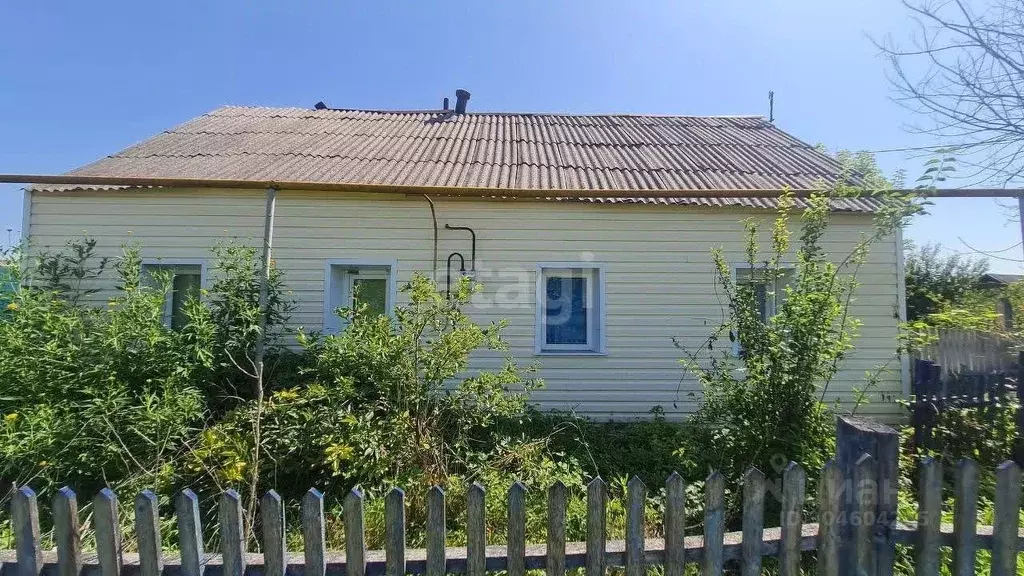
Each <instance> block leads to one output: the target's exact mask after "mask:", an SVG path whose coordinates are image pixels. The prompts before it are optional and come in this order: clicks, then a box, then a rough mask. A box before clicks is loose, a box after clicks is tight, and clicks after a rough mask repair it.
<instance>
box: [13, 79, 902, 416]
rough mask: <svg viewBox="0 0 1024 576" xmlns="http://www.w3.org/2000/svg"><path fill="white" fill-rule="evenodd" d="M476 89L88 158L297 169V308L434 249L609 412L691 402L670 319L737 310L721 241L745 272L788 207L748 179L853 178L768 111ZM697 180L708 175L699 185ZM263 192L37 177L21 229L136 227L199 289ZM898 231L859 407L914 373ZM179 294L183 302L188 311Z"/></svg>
mask: <svg viewBox="0 0 1024 576" xmlns="http://www.w3.org/2000/svg"><path fill="white" fill-rule="evenodd" d="M466 99H468V93H462V94H460V98H459V102H458V104H457V105H456V108H455V110H448V109H442V110H419V111H374V110H341V109H329V108H326V107H325V106H323V105H322V104H321V105H318V106H317V107H316V109H300V108H255V107H237V106H228V107H223V108H219V109H217V110H214V111H212V112H209V113H207V114H203V115H202V116H200V117H198V118H195V119H193V120H190V121H188V122H186V123H184V124H182V125H180V126H177V127H175V128H171V129H169V130H167V131H166V132H163V133H161V134H158V135H156V136H153V137H152V138H149V139H148V140H145V141H143V142H141V143H139V144H137V145H134V146H132V147H130V148H128V149H126V150H123V151H121V152H118V153H116V154H113V155H111V156H108V157H106V158H102V159H100V160H98V161H96V162H94V163H92V164H89V165H87V166H84V167H82V168H79V169H77V170H74V171H73V172H71V174H72V175H77V176H109V177H147V178H202V179H217V180H235V181H238V180H245V181H251V182H277V183H282V184H281V185H280V186H279V188H280V190H279V191H278V193H277V198H276V219H275V233H274V258H275V261H276V263H277V265H278V267H279V268H281V269H282V270H283V271H284V273H285V277H286V282H287V285H288V287H289V288H290V289H291V290H292V291H293V292H294V295H295V297H296V299H297V301H298V307H297V310H296V311H295V313H294V315H293V317H292V321H293V323H294V324H295V325H296V326H299V325H301V326H303V327H305V328H306V329H321V328H323V329H325V330H327V331H333V330H339V329H341V326H340V320H339V319H338V318H337V316H335V315H334V314H333V313H332V311H333V310H334V309H335V308H336V307H338V306H342V305H346V304H349V303H350V302H351V300H352V298H353V292H354V289H355V287H356V286H359V287H360V294H362V295H363V298H365V299H366V301H368V302H370V303H372V305H373V306H374V307H376V308H377V309H379V310H382V311H384V310H387V309H389V308H391V307H392V306H393V305H395V304H396V303H401V302H402V298H403V296H402V293H401V292H400V289H399V288H400V286H401V285H402V284H403V283H405V282H406V281H408V279H409V278H410V277H411V275H412V274H413V273H414V272H416V271H420V272H429V271H430V270H432V269H433V270H437V271H438V273H437V278H438V280H439V283H440V286H441V288H442V289H443V288H444V286H445V283H446V279H447V278H448V276H449V273H450V274H451V275H453V276H455V277H457V275H458V274H459V273H461V272H462V271H463V270H465V271H466V272H467V273H470V274H472V275H474V277H475V278H476V279H477V280H478V281H480V282H481V283H482V284H483V286H484V290H483V292H482V293H481V294H480V295H479V297H478V298H477V299H476V300H475V301H474V302H473V305H472V306H471V307H470V311H471V313H472V314H473V315H474V316H475V317H476V318H478V319H479V320H480V321H485V322H486V321H490V320H497V319H499V318H507V319H508V320H509V323H510V324H509V328H508V329H507V331H506V337H507V340H508V343H509V345H510V347H511V352H512V353H513V354H514V355H515V356H516V357H517V358H518V359H520V361H522V362H523V363H533V362H536V363H537V364H539V366H540V371H539V375H540V376H541V377H542V378H543V379H544V380H545V382H546V389H544V390H542V391H538V392H537V393H535V395H534V396H533V400H534V401H535V402H536V403H537V404H538V405H539V406H540V407H542V408H562V409H574V410H577V411H578V412H581V413H584V414H588V415H591V416H594V417H597V418H625V417H634V416H638V415H644V414H647V413H648V412H649V411H650V410H651V409H652V408H655V407H661V408H662V409H664V410H665V412H666V414H667V415H668V417H670V418H681V417H684V416H685V415H686V413H688V412H690V411H692V410H694V409H695V408H696V406H697V404H698V400H699V397H700V386H699V384H698V383H697V382H696V381H694V380H693V379H692V378H690V377H687V376H686V375H685V374H684V372H683V370H682V369H681V367H680V364H679V358H680V357H681V356H682V353H681V352H680V350H679V349H677V348H676V347H675V346H674V345H673V338H677V339H678V340H679V341H680V342H681V343H682V344H683V345H684V346H689V347H693V348H696V347H699V346H700V344H701V342H703V340H704V338H705V337H706V336H707V335H708V333H709V332H710V331H711V330H712V329H713V328H714V327H716V326H717V325H718V324H719V323H720V322H721V321H722V318H723V306H722V302H721V296H720V294H719V290H718V289H717V286H716V282H715V275H714V271H713V267H712V262H711V256H710V252H711V249H712V248H713V247H716V246H720V247H722V248H723V249H724V252H725V254H726V256H727V258H729V260H730V261H732V262H734V263H735V270H736V272H737V274H738V277H739V278H743V277H744V272H743V270H744V261H745V256H744V239H743V238H744V235H743V221H744V220H745V219H750V218H752V219H755V220H759V221H762V222H765V223H768V222H770V221H771V220H772V219H773V218H774V213H773V212H772V209H773V208H775V206H776V204H775V201H774V200H772V199H766V198H757V197H743V196H742V192H744V191H755V190H756V191H779V190H782V189H783V188H784V187H791V188H793V189H802V190H806V189H812V188H815V187H816V186H818V185H820V182H821V181H822V180H834V179H835V178H836V177H837V175H838V172H839V166H838V165H837V163H836V162H835V161H834V160H833V159H832V158H831V157H829V156H828V155H826V154H824V153H822V152H821V151H819V150H817V149H815V148H814V147H813V146H810V145H808V144H806V143H804V142H802V141H800V140H798V139H796V138H794V137H793V136H790V135H789V134H787V133H785V132H783V131H782V130H780V129H779V128H777V127H776V126H775V125H774V124H772V123H770V122H768V121H767V120H765V119H764V118H761V117H747V116H730V117H700V116H646V115H567V114H517V113H477V112H468V111H466V106H467V104H466ZM289 182H292V183H298V182H303V183H304V184H303V185H301V186H298V185H293V186H291V187H289V185H288V184H287V183H289ZM321 185H322V188H321V187H320V186H321ZM694 191H698V192H706V195H702V196H700V197H684V196H683V195H682V194H683V193H684V192H687V193H689V192H694ZM548 192H550V193H548ZM672 192H678V193H680V196H678V197H673V196H672V195H671V193H672ZM588 194H590V195H589V196H588ZM738 194H739V196H737V195H738ZM467 195H469V196H472V197H467ZM875 206H876V205H875V204H874V203H873V202H872V201H870V200H863V199H836V200H835V201H834V210H835V216H834V225H833V227H832V229H831V231H830V233H829V236H828V239H827V244H826V245H827V248H828V249H829V251H830V253H834V254H836V255H837V256H840V257H841V256H843V255H846V254H847V253H848V252H849V251H850V249H851V248H852V247H853V246H854V244H855V243H856V242H857V241H858V240H859V238H860V237H861V235H862V234H864V233H865V232H867V231H869V229H870V226H871V219H872V210H873V209H874V208H875ZM264 211H265V191H264V190H263V189H261V188H260V186H258V185H257V184H253V185H252V186H251V187H250V188H248V189H244V188H243V189H239V188H238V187H237V186H235V187H231V188H227V187H225V188H223V189H216V188H209V187H203V188H189V187H174V186H163V187H151V186H150V187H142V186H140V187H124V186H114V185H99V186H97V185H64V186H59V185H38V184H37V185H34V186H32V187H31V188H29V189H28V190H27V191H26V196H25V214H26V216H25V217H26V225H25V227H24V228H25V230H26V231H28V235H29V237H30V239H31V243H32V245H33V246H34V247H36V248H37V249H38V248H43V247H47V246H60V245H62V244H63V243H64V242H65V241H66V240H67V239H69V238H73V237H81V235H82V234H83V231H84V232H87V233H88V234H89V235H90V236H92V237H94V238H96V239H98V240H99V249H100V250H101V252H102V254H105V255H116V254H117V253H118V252H119V246H120V245H121V244H122V243H123V242H125V241H127V240H129V239H131V240H136V241H139V242H141V244H142V250H143V256H144V257H145V258H146V260H145V262H146V265H147V266H163V267H167V268H169V269H170V270H172V271H173V272H174V274H175V283H174V285H175V287H176V288H177V290H176V292H175V294H183V293H186V292H187V291H188V290H194V289H195V287H196V286H199V285H202V284H204V283H206V282H208V281H209V274H210V271H209V266H208V262H209V259H210V248H211V246H212V245H213V244H214V243H215V242H217V241H218V240H220V239H224V238H228V237H238V238H243V239H251V241H252V242H254V243H255V244H257V245H258V244H259V243H260V239H261V238H262V236H263V227H264ZM765 229H766V231H765V238H766V239H767V227H765ZM901 246H902V243H901V240H900V239H899V238H891V239H887V240H886V241H885V242H883V243H881V244H878V245H876V246H875V247H874V248H873V250H872V252H871V255H870V258H869V259H868V261H867V262H866V263H865V264H864V266H863V267H862V268H861V270H860V275H859V278H860V280H861V282H862V287H861V289H860V294H859V297H858V299H857V301H856V302H855V303H854V306H853V314H854V315H856V316H857V317H858V318H860V319H862V320H863V323H864V324H863V327H862V328H861V336H860V338H859V340H858V341H857V350H856V352H855V353H854V354H852V355H851V356H850V357H849V358H848V359H847V360H846V361H845V362H844V364H843V368H842V371H841V373H840V374H839V375H838V377H837V380H836V381H835V382H834V383H833V385H832V386H831V387H830V389H829V392H828V395H827V396H826V399H827V400H829V401H833V400H839V401H842V402H850V401H852V398H853V396H854V388H855V387H859V386H861V385H862V382H863V377H864V374H865V372H866V371H870V370H874V369H876V368H877V367H878V366H880V365H888V366H890V367H893V368H895V369H894V370H893V371H892V372H890V373H888V374H887V375H886V376H885V377H884V378H883V379H882V381H881V383H880V384H879V386H878V388H876V389H875V390H873V392H872V394H871V400H872V401H871V403H870V404H868V405H867V406H862V407H861V408H860V410H859V413H861V414H868V415H875V416H878V417H882V418H894V417H896V416H897V415H898V414H900V407H899V406H898V405H897V403H896V401H895V399H896V398H898V397H899V396H901V394H902V390H903V388H902V381H903V380H904V379H905V377H904V374H905V372H902V373H901V370H900V363H899V361H898V360H894V356H895V352H896V348H897V323H898V320H897V311H898V310H900V308H901V294H902V292H901V290H902V287H901V282H902V271H901V266H902V261H901V258H902V253H901V250H900V247H901ZM748 278H749V277H748ZM750 280H751V281H755V280H756V279H750ZM104 287H105V288H108V289H112V288H113V283H112V282H111V283H109V284H108V285H105V286H104ZM97 296H98V297H100V298H102V297H104V296H103V293H100V294H98V295H97ZM179 300H180V298H174V299H169V301H168V304H167V306H168V308H167V316H168V321H169V322H170V323H171V324H174V323H175V319H174V317H175V310H176V307H177V306H178V303H177V302H178V301H179ZM764 306H765V310H764V313H765V314H766V315H767V314H770V313H771V308H772V303H771V302H770V301H769V300H767V299H765V301H764ZM474 362H475V367H477V368H480V367H488V366H496V365H497V364H498V363H499V362H500V357H499V356H498V355H495V354H481V355H479V356H478V357H476V358H475V360H474Z"/></svg>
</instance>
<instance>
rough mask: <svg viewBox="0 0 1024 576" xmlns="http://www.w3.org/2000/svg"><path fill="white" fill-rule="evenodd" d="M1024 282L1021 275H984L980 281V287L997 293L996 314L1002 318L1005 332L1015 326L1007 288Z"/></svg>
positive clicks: (1023, 277) (1023, 276)
mask: <svg viewBox="0 0 1024 576" xmlns="http://www.w3.org/2000/svg"><path fill="white" fill-rule="evenodd" d="M1021 280H1024V275H1021V274H993V273H988V274H982V275H981V278H979V279H978V287H979V288H982V289H985V290H988V291H991V292H994V293H996V314H999V317H1000V318H1002V324H1003V329H1004V330H1012V329H1013V324H1014V314H1013V303H1011V302H1010V299H1009V298H1007V297H1006V296H1002V294H1005V292H1004V291H1005V290H1006V288H1007V287H1008V286H1009V285H1011V284H1016V283H1017V282H1020V281H1021Z"/></svg>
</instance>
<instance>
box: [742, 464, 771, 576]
mask: <svg viewBox="0 0 1024 576" xmlns="http://www.w3.org/2000/svg"><path fill="white" fill-rule="evenodd" d="M764 488H765V486H764V473H763V472H761V471H760V470H758V469H757V468H750V469H749V470H747V473H746V474H744V475H743V550H742V556H743V560H742V562H741V564H742V568H741V570H742V576H761V540H762V539H763V538H764V494H765V489H764Z"/></svg>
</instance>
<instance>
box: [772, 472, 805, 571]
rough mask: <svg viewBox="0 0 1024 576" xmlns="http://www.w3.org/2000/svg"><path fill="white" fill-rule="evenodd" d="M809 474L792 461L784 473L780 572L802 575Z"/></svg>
mask: <svg viewBox="0 0 1024 576" xmlns="http://www.w3.org/2000/svg"><path fill="white" fill-rule="evenodd" d="M806 484H807V476H806V474H804V469H803V468H801V467H800V466H799V465H798V464H797V463H795V462H790V463H789V465H788V466H786V469H785V470H784V471H783V473H782V516H781V518H780V519H779V526H780V527H781V532H782V535H781V545H782V549H781V550H779V574H781V575H782V576H800V539H801V536H802V535H803V528H804V522H803V506H804V490H805V486H806Z"/></svg>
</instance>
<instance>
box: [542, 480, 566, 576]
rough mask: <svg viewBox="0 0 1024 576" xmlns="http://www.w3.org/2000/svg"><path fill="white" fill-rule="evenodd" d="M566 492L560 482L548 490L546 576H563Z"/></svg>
mask: <svg viewBox="0 0 1024 576" xmlns="http://www.w3.org/2000/svg"><path fill="white" fill-rule="evenodd" d="M566 492H567V490H566V488H565V484H563V483H562V481H561V480H559V481H557V482H555V483H554V484H552V485H551V488H548V551H547V562H546V564H547V566H546V570H545V573H546V574H547V576H565V506H566V496H567V494H566Z"/></svg>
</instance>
